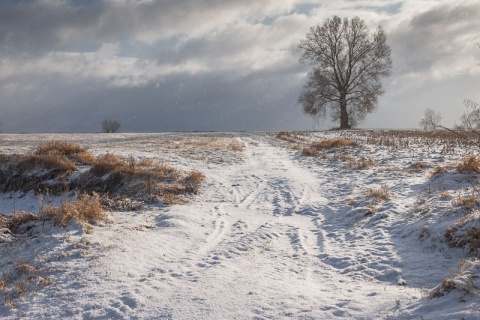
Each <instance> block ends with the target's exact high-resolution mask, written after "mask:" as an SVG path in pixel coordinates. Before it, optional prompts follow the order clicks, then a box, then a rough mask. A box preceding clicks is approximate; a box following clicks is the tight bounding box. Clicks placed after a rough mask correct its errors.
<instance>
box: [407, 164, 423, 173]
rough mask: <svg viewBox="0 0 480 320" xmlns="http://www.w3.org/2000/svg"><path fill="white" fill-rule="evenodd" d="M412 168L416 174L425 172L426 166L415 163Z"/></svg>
mask: <svg viewBox="0 0 480 320" xmlns="http://www.w3.org/2000/svg"><path fill="white" fill-rule="evenodd" d="M410 168H411V169H412V170H413V171H415V172H423V171H424V170H425V164H424V163H423V162H420V161H416V162H413V163H412V164H411V165H410Z"/></svg>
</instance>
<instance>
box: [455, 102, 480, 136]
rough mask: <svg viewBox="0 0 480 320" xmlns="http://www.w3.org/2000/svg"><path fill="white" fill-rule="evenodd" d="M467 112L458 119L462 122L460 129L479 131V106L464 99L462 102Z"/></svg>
mask: <svg viewBox="0 0 480 320" xmlns="http://www.w3.org/2000/svg"><path fill="white" fill-rule="evenodd" d="M463 104H464V105H465V107H467V111H466V112H465V113H464V114H463V115H462V116H461V117H460V121H461V122H462V124H461V127H460V128H462V129H464V130H470V131H472V130H479V129H480V104H478V103H476V102H474V101H472V100H469V99H465V100H464V101H463Z"/></svg>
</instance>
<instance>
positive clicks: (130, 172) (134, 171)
mask: <svg viewBox="0 0 480 320" xmlns="http://www.w3.org/2000/svg"><path fill="white" fill-rule="evenodd" d="M90 172H91V173H93V174H94V175H96V176H100V177H101V176H104V175H106V174H114V175H122V176H126V177H129V178H139V179H149V178H150V179H171V180H175V179H176V178H177V177H178V175H179V172H178V170H177V169H175V168H173V167H170V166H167V165H164V164H157V163H154V162H152V161H148V160H141V161H139V162H138V161H136V160H135V159H134V158H133V157H130V158H128V159H125V158H122V157H119V156H116V155H114V154H112V153H107V154H104V155H102V156H99V157H98V158H97V159H96V160H95V161H94V162H93V164H92V166H91V168H90Z"/></svg>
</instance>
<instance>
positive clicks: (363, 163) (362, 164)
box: [357, 157, 377, 169]
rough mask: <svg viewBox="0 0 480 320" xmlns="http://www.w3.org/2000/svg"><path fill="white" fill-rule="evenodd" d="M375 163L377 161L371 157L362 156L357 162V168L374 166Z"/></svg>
mask: <svg viewBox="0 0 480 320" xmlns="http://www.w3.org/2000/svg"><path fill="white" fill-rule="evenodd" d="M376 165H377V162H376V161H375V160H373V159H372V158H370V157H369V158H363V159H361V160H360V161H359V162H358V163H357V167H358V169H366V168H370V167H374V166H376Z"/></svg>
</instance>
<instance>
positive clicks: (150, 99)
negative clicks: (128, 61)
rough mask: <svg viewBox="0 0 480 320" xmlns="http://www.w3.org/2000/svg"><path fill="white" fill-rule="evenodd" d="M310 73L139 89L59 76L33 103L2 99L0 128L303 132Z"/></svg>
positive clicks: (169, 80) (175, 78) (212, 77)
mask: <svg viewBox="0 0 480 320" xmlns="http://www.w3.org/2000/svg"><path fill="white" fill-rule="evenodd" d="M304 71H305V70H304V67H303V66H300V65H297V66H292V67H291V68H290V69H286V70H281V71H274V70H271V71H268V72H257V73H254V74H251V75H249V76H247V77H240V78H237V79H230V78H229V77H228V75H226V74H224V73H217V72H211V73H209V74H201V75H189V74H175V75H171V76H168V77H166V78H165V79H164V80H163V81H162V83H159V84H158V85H155V84H149V85H146V86H142V87H135V88H118V87H107V86H105V85H104V84H103V83H101V82H91V83H82V82H76V81H68V80H67V79H64V78H61V77H59V78H54V79H51V80H49V81H50V83H49V84H48V85H47V87H46V88H44V89H38V87H37V89H36V90H34V91H32V92H30V96H35V97H36V99H35V101H32V100H30V99H25V100H20V101H15V99H16V97H15V96H12V97H10V98H9V99H7V100H4V101H3V104H2V106H7V105H9V104H10V103H12V104H13V103H14V104H15V108H9V107H8V108H7V107H5V108H2V106H0V113H1V114H2V127H1V129H2V131H6V132H95V131H99V130H100V121H101V120H102V119H104V118H113V119H118V120H119V121H120V122H121V123H122V130H123V131H181V130H187V131H188V130H205V131H208V130H286V129H302V128H305V126H308V125H309V123H310V120H309V119H308V118H306V117H305V116H304V115H303V113H302V111H301V108H300V107H299V106H298V105H297V103H296V97H297V95H298V89H299V87H300V86H301V83H302V81H303V80H302V78H301V76H300V75H301V74H303V73H304ZM66 80H67V81H66ZM29 81H34V79H30V80H29ZM35 81H41V80H40V78H38V79H35Z"/></svg>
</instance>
